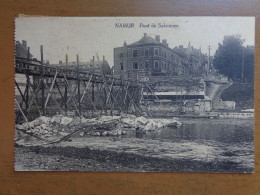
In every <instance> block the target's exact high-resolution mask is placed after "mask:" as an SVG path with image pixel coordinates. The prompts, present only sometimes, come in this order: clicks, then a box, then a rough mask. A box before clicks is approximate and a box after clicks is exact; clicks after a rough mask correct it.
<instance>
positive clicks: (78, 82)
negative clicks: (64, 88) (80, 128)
mask: <svg viewBox="0 0 260 195" xmlns="http://www.w3.org/2000/svg"><path fill="white" fill-rule="evenodd" d="M77 85H78V105H79V117H80V118H81V103H80V75H79V55H78V54H77Z"/></svg>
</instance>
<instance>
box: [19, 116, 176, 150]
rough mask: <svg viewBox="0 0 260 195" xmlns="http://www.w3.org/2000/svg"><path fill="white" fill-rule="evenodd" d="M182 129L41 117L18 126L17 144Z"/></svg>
mask: <svg viewBox="0 0 260 195" xmlns="http://www.w3.org/2000/svg"><path fill="white" fill-rule="evenodd" d="M180 125H181V123H180V122H179V121H177V120H176V119H174V118H171V119H153V118H145V117H143V116H141V117H136V116H134V115H127V114H124V115H123V114H122V115H121V116H101V117H99V118H92V119H86V118H79V117H74V118H70V117H67V116H61V115H56V116H53V117H46V116H41V117H39V118H37V119H35V120H33V121H31V122H25V123H23V124H21V125H19V124H18V125H16V135H15V141H16V144H17V145H24V146H33V145H34V146H35V145H44V144H52V143H57V142H61V141H65V140H69V139H70V137H72V136H74V135H75V134H76V135H79V136H82V137H83V136H85V135H87V136H89V135H91V136H120V135H125V134H127V132H128V131H129V130H134V131H136V133H145V132H147V131H156V130H159V129H161V128H164V127H165V126H180Z"/></svg>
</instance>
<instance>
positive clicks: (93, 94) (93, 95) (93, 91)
mask: <svg viewBox="0 0 260 195" xmlns="http://www.w3.org/2000/svg"><path fill="white" fill-rule="evenodd" d="M93 80H95V77H94V78H93ZM92 102H93V104H95V83H94V81H92ZM92 117H94V105H93V106H92Z"/></svg>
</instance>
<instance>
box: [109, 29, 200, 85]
mask: <svg viewBox="0 0 260 195" xmlns="http://www.w3.org/2000/svg"><path fill="white" fill-rule="evenodd" d="M194 51H195V50H194ZM196 51H197V50H196ZM200 54H201V52H200ZM192 56H193V53H191V54H190V55H188V53H187V52H186V51H185V50H183V51H182V50H180V49H176V48H175V49H171V48H170V47H169V46H168V43H167V40H166V39H164V40H162V41H160V36H159V35H156V37H155V39H154V38H152V37H150V36H148V35H147V34H146V33H144V36H143V37H142V38H141V39H140V40H139V41H137V42H135V43H132V44H129V45H128V44H127V43H126V42H125V43H124V45H123V47H118V48H114V74H115V75H116V76H124V77H126V78H130V79H134V80H135V79H137V80H145V79H149V78H150V77H151V76H179V75H190V74H194V73H198V72H199V71H197V70H196V71H194V69H195V67H196V69H199V68H198V67H199V66H201V64H202V63H201V61H200V59H197V58H196V61H199V62H196V64H195V63H192V62H193V61H195V60H194V59H193V58H191V57H192ZM197 56H200V55H197ZM201 59H202V58H201Z"/></svg>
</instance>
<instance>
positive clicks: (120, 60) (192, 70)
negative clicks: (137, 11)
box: [14, 15, 255, 173]
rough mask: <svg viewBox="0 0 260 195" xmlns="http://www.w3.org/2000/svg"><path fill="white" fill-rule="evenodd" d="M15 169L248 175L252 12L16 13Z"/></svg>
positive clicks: (251, 155)
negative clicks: (204, 14)
mask: <svg viewBox="0 0 260 195" xmlns="http://www.w3.org/2000/svg"><path fill="white" fill-rule="evenodd" d="M14 48H15V54H14V71H15V80H14V86H15V87H14V90H15V96H14V104H15V110H14V111H15V129H14V131H15V137H14V143H15V151H14V155H15V163H14V168H15V171H87V172H215V173H253V172H254V167H255V166H254V165H255V164H254V55H255V18H254V17H43V16H42V17H41V16H37V17H36V16H24V15H21V16H19V17H17V18H16V19H15V42H14Z"/></svg>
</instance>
